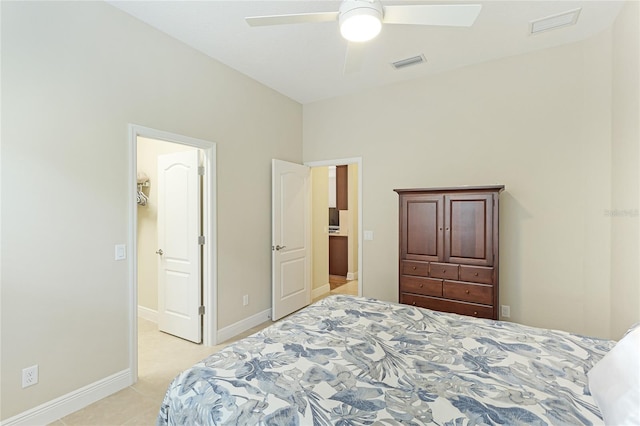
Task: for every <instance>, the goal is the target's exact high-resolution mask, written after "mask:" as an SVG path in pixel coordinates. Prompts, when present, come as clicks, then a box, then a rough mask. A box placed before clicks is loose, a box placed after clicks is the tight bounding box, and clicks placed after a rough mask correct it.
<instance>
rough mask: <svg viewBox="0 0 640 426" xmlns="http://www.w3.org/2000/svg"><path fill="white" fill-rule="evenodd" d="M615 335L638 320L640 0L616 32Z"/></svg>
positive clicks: (625, 14)
mask: <svg viewBox="0 0 640 426" xmlns="http://www.w3.org/2000/svg"><path fill="white" fill-rule="evenodd" d="M613 46H614V49H613V65H614V66H613V114H612V117H613V129H612V172H613V175H612V180H613V191H612V197H611V198H612V199H611V214H612V216H611V225H612V226H611V237H612V238H611V319H612V320H611V334H612V335H613V336H616V337H619V336H621V335H622V334H623V333H624V332H625V331H626V330H627V329H628V328H629V325H630V324H632V323H634V322H636V321H638V320H639V319H640V314H639V312H640V269H639V268H640V261H639V260H640V248H639V241H640V227H639V226H638V222H639V220H640V217H639V216H640V213H639V211H640V172H639V171H640V149H639V143H638V141H640V107H639V96H638V95H639V93H640V84H639V81H638V80H639V79H640V65H639V58H640V3H638V2H629V3H628V4H627V5H626V6H625V8H624V9H623V10H622V12H621V14H620V16H619V17H618V19H617V21H616V23H615V27H614V31H613Z"/></svg>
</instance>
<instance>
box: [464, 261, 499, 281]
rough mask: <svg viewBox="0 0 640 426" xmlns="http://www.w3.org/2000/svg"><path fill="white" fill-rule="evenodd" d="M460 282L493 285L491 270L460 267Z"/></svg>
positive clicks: (481, 267) (480, 267) (479, 267)
mask: <svg viewBox="0 0 640 426" xmlns="http://www.w3.org/2000/svg"><path fill="white" fill-rule="evenodd" d="M460 281H471V282H472V283H482V284H493V268H487V267H483V266H467V265H460Z"/></svg>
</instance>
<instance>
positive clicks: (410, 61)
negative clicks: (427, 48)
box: [391, 55, 427, 70]
mask: <svg viewBox="0 0 640 426" xmlns="http://www.w3.org/2000/svg"><path fill="white" fill-rule="evenodd" d="M423 62H427V60H426V59H425V58H424V56H422V55H418V56H413V57H411V58H407V59H401V60H399V61H396V62H392V63H391V65H392V66H393V67H394V68H395V69H397V70H399V69H401V68H406V67H410V66H411V65H418V64H421V63H423Z"/></svg>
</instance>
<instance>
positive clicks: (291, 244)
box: [271, 160, 311, 321]
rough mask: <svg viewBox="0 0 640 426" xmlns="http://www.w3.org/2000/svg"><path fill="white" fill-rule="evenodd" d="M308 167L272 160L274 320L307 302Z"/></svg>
mask: <svg viewBox="0 0 640 426" xmlns="http://www.w3.org/2000/svg"><path fill="white" fill-rule="evenodd" d="M310 179H311V178H310V171H309V168H308V167H306V166H303V165H301V164H295V163H288V162H286V161H281V160H273V164H272V179H271V183H272V210H273V211H272V215H271V218H272V219H271V220H272V228H271V229H272V233H271V235H272V246H271V265H272V266H271V270H272V278H271V286H272V290H271V294H272V313H271V314H272V317H271V319H272V320H273V321H276V320H278V319H280V318H282V317H284V316H287V315H289V314H290V313H292V312H294V311H297V310H298V309H300V308H302V307H304V306H307V305H308V304H309V303H311V252H310V251H311V225H310V224H311V197H310Z"/></svg>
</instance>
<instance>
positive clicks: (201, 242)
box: [198, 235, 204, 246]
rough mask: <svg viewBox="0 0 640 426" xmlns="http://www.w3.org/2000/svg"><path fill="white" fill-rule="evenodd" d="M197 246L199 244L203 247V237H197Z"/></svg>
mask: <svg viewBox="0 0 640 426" xmlns="http://www.w3.org/2000/svg"><path fill="white" fill-rule="evenodd" d="M198 244H200V245H201V246H203V245H204V235H200V236H199V237H198Z"/></svg>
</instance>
